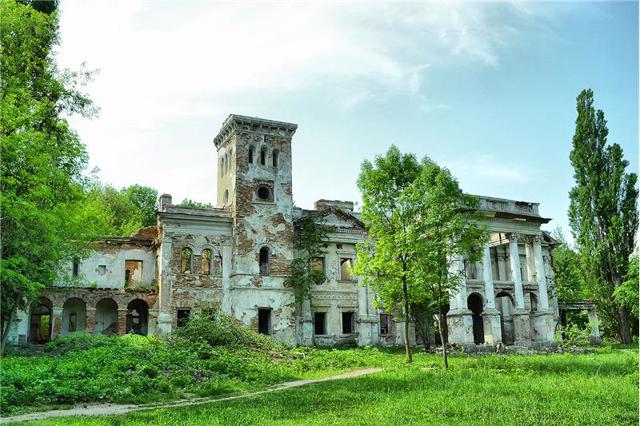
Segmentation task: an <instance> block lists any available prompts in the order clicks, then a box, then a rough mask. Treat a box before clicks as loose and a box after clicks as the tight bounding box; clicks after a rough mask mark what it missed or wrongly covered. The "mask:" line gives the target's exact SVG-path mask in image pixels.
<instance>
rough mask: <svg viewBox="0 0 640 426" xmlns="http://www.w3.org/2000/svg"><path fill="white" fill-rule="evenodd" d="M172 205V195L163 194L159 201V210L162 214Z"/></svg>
mask: <svg viewBox="0 0 640 426" xmlns="http://www.w3.org/2000/svg"><path fill="white" fill-rule="evenodd" d="M170 205H171V194H162V195H161V196H160V199H159V201H158V210H159V211H161V212H164V211H167V207H169V206H170Z"/></svg>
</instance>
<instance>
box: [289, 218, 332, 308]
mask: <svg viewBox="0 0 640 426" xmlns="http://www.w3.org/2000/svg"><path fill="white" fill-rule="evenodd" d="M326 245H327V232H326V229H325V227H324V226H323V224H322V217H321V214H320V213H317V212H308V213H307V214H305V215H304V216H302V217H301V218H299V219H297V220H296V221H295V223H294V236H293V250H294V258H293V260H292V261H291V275H290V276H289V277H288V278H287V281H286V285H287V286H289V287H292V288H293V291H294V301H295V302H294V303H295V308H296V311H297V313H298V316H301V315H302V311H303V304H304V303H305V302H306V301H309V302H310V301H311V290H312V287H313V286H314V285H317V284H320V283H322V282H324V281H325V279H326V277H325V274H324V270H323V268H316V267H314V265H315V264H316V263H315V262H316V261H317V260H318V259H319V258H321V257H322V256H324V250H325V248H326Z"/></svg>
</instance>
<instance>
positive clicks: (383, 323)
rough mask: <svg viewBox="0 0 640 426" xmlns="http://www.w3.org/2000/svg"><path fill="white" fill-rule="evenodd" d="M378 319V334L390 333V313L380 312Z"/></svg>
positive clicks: (385, 334)
mask: <svg viewBox="0 0 640 426" xmlns="http://www.w3.org/2000/svg"><path fill="white" fill-rule="evenodd" d="M378 321H379V322H380V329H379V332H380V335H381V336H388V335H390V334H391V321H392V320H391V315H390V314H387V313H381V314H380V316H379V319H378Z"/></svg>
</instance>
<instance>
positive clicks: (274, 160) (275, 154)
mask: <svg viewBox="0 0 640 426" xmlns="http://www.w3.org/2000/svg"><path fill="white" fill-rule="evenodd" d="M272 160H273V167H278V151H277V150H274V151H273V158H272Z"/></svg>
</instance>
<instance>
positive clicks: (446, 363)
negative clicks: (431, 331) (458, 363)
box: [438, 310, 449, 368]
mask: <svg viewBox="0 0 640 426" xmlns="http://www.w3.org/2000/svg"><path fill="white" fill-rule="evenodd" d="M442 317H443V315H442V310H440V311H439V312H438V333H440V342H442V361H443V363H444V368H449V358H448V357H447V342H445V339H444V329H443V327H442Z"/></svg>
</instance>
